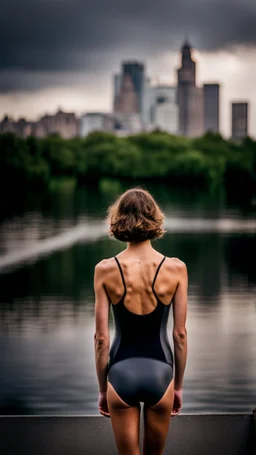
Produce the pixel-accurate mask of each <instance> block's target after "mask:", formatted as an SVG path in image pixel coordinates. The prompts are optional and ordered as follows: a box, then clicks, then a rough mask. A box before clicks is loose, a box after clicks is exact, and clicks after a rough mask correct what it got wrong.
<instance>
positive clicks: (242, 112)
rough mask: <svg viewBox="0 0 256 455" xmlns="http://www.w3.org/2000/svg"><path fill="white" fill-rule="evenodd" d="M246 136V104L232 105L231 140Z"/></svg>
mask: <svg viewBox="0 0 256 455" xmlns="http://www.w3.org/2000/svg"><path fill="white" fill-rule="evenodd" d="M246 136H248V103H241V102H240V103H232V138H233V139H242V138H244V137H246Z"/></svg>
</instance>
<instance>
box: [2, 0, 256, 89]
mask: <svg viewBox="0 0 256 455" xmlns="http://www.w3.org/2000/svg"><path fill="white" fill-rule="evenodd" d="M255 21H256V2H255V0H244V1H241V0H158V1H156V0H123V1H122V0H94V1H86V0H9V1H8V2H5V4H4V5H2V6H1V15H0V40H1V44H2V45H1V51H0V70H1V69H2V70H5V72H4V73H3V75H2V77H0V90H1V91H3V90H6V89H7V90H12V89H14V88H15V86H16V87H17V86H18V85H17V84H18V82H19V78H18V73H17V78H16V79H15V77H14V78H12V79H9V80H7V79H6V77H4V74H8V73H9V71H10V70H11V71H13V70H19V71H24V72H26V71H39V72H40V71H50V72H51V71H53V72H54V71H72V70H73V71H76V70H82V71H87V72H90V71H97V70H98V71H100V70H111V65H112V60H113V55H116V54H117V53H119V57H120V55H122V53H123V55H124V57H125V58H126V57H127V54H128V53H129V58H130V57H131V56H134V58H141V59H142V60H143V59H144V58H145V57H146V56H147V55H150V53H151V52H154V53H156V52H159V53H160V52H162V51H166V50H177V48H179V47H180V45H181V42H182V41H183V39H184V36H185V34H186V33H188V35H189V38H190V40H191V42H192V45H193V46H194V47H196V48H197V49H199V50H213V51H214V50H218V49H223V48H227V47H229V46H232V45H237V44H243V45H256V27H255ZM116 69H117V68H113V67H112V70H116ZM35 75H36V73H35ZM23 79H24V77H23ZM23 84H24V80H23Z"/></svg>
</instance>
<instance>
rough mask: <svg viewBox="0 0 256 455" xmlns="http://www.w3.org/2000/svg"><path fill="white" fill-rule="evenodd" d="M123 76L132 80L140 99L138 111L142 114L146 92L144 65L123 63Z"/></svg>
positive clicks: (133, 62)
mask: <svg viewBox="0 0 256 455" xmlns="http://www.w3.org/2000/svg"><path fill="white" fill-rule="evenodd" d="M122 74H123V76H125V75H129V76H130V77H131V79H132V82H133V85H134V89H135V92H136V93H137V97H138V110H139V112H140V113H142V100H143V90H144V77H145V76H144V65H143V63H141V62H136V61H130V62H129V61H127V62H123V63H122Z"/></svg>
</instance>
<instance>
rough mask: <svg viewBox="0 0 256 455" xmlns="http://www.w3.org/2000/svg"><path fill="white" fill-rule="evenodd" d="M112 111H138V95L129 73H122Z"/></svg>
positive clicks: (129, 112) (130, 112)
mask: <svg viewBox="0 0 256 455" xmlns="http://www.w3.org/2000/svg"><path fill="white" fill-rule="evenodd" d="M114 112H117V113H122V114H134V113H137V112H138V96H137V93H136V91H135V89H134V85H133V81H132V78H131V76H130V75H129V74H124V75H123V78H122V83H121V87H120V91H119V94H118V95H117V97H116V100H115V105H114Z"/></svg>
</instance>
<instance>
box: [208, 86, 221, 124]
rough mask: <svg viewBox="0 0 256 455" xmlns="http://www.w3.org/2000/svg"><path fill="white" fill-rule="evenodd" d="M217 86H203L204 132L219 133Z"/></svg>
mask: <svg viewBox="0 0 256 455" xmlns="http://www.w3.org/2000/svg"><path fill="white" fill-rule="evenodd" d="M219 89H220V86H219V84H204V131H205V132H207V131H212V132H213V133H217V132H219V109H220V102H219V92H220V90H219Z"/></svg>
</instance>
